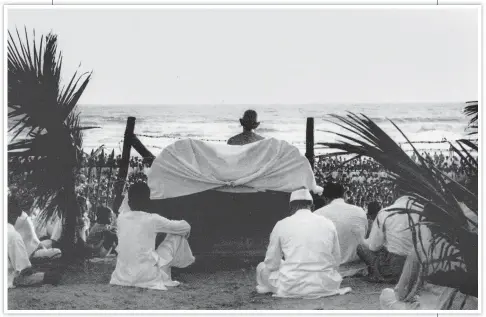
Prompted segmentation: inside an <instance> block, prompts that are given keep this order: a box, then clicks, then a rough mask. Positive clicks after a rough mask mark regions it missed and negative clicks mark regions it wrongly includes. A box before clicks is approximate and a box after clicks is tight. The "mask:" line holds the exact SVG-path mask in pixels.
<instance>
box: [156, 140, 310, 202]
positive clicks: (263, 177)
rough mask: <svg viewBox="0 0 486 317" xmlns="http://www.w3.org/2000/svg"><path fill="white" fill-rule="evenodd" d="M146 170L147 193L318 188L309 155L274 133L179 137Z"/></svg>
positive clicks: (175, 194) (165, 195)
mask: <svg viewBox="0 0 486 317" xmlns="http://www.w3.org/2000/svg"><path fill="white" fill-rule="evenodd" d="M147 175H148V185H149V187H150V196H151V197H150V198H151V199H166V198H172V197H179V196H186V195H191V194H195V193H199V192H203V191H206V190H210V189H216V190H220V191H228V190H231V191H237V192H241V191H246V192H247V191H248V189H250V190H253V191H265V190H273V191H282V192H292V191H294V190H297V189H301V188H307V189H309V190H311V191H314V192H319V187H318V186H316V181H315V178H314V173H313V172H312V169H311V166H310V164H309V162H308V161H307V159H306V158H305V157H304V156H303V155H302V154H300V152H299V150H298V149H297V148H296V147H294V146H292V145H290V144H289V143H287V142H285V141H282V140H277V139H273V138H271V139H265V140H262V141H259V142H255V143H251V144H247V145H242V146H235V145H227V144H212V143H207V142H203V141H199V140H192V139H186V140H180V141H177V142H175V143H173V144H171V145H169V146H167V147H166V148H164V150H163V151H162V152H161V153H160V154H159V155H158V156H157V158H156V159H155V160H154V162H153V163H152V167H151V168H150V170H149V172H148V173H147Z"/></svg>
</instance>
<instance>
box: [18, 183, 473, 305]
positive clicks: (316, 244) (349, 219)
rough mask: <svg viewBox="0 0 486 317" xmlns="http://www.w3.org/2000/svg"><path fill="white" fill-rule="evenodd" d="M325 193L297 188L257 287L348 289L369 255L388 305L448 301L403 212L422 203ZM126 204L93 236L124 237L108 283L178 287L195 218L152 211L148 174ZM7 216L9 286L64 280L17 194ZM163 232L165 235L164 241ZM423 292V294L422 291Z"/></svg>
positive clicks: (109, 245) (102, 247) (105, 249)
mask: <svg viewBox="0 0 486 317" xmlns="http://www.w3.org/2000/svg"><path fill="white" fill-rule="evenodd" d="M323 196H324V199H325V200H326V203H327V204H326V205H325V206H324V207H322V208H319V209H317V210H314V205H313V198H312V195H311V193H310V191H309V190H307V189H299V190H296V191H294V192H292V193H291V195H290V202H289V215H288V216H287V217H285V218H284V219H282V220H280V221H278V222H277V223H276V224H275V226H274V228H273V230H272V231H271V233H270V240H269V244H268V248H267V251H266V255H265V259H264V261H263V262H261V263H260V264H259V265H258V266H257V268H256V290H257V292H258V293H262V294H263V293H272V294H273V295H274V296H275V297H292V298H319V297H325V296H332V295H342V294H346V293H348V292H350V291H351V289H350V288H349V287H344V288H342V287H341V282H342V280H343V278H342V276H341V274H340V271H339V267H340V265H343V264H346V263H349V262H354V261H363V262H364V263H365V264H366V268H367V274H366V275H367V276H366V279H367V280H368V281H370V282H378V283H398V284H397V287H396V288H395V289H385V290H384V291H383V292H382V294H381V296H380V304H381V307H382V308H383V309H424V308H429V309H443V307H444V303H445V302H446V299H447V300H448V299H449V298H450V296H449V295H451V294H452V292H453V290H451V289H447V288H443V289H441V291H440V293H437V292H436V293H434V292H429V293H427V290H430V287H431V286H427V285H426V283H424V281H423V279H422V275H421V274H419V273H420V272H421V271H420V270H421V265H420V262H419V259H417V257H416V255H415V252H414V246H413V235H412V231H411V230H410V228H409V227H410V223H409V221H410V219H409V215H408V214H406V213H403V212H400V209H402V210H403V209H412V210H417V211H419V210H420V209H421V208H423V207H422V206H418V205H415V204H414V203H413V199H412V198H411V197H408V196H402V197H400V198H398V199H397V200H396V201H395V202H394V204H393V205H391V206H389V207H387V208H384V209H381V210H379V211H378V212H377V210H374V209H376V208H374V209H373V211H372V214H371V215H370V214H368V215H367V214H366V212H365V211H364V210H363V209H362V208H360V207H357V206H354V205H351V204H348V203H346V202H345V197H344V189H343V186H341V185H340V184H337V183H329V184H327V185H326V186H325V188H324V192H323ZM124 204H125V205H124V206H122V208H121V209H120V214H119V216H118V219H117V221H116V223H117V225H116V228H114V227H113V226H112V225H111V223H112V221H113V219H112V218H113V212H112V211H111V210H110V209H109V208H100V209H99V210H98V216H97V223H96V224H95V225H94V226H93V227H92V228H91V230H90V232H89V234H88V236H87V239H86V242H87V245H89V246H90V247H91V249H92V251H93V254H94V255H98V256H104V255H106V254H107V253H110V252H111V251H112V249H114V247H115V246H116V251H115V250H113V251H114V252H116V254H117V259H116V267H115V270H114V272H113V273H112V276H111V280H110V284H113V285H121V286H134V287H142V288H149V289H155V290H167V289H168V287H175V286H178V285H179V282H177V281H174V280H173V279H172V274H171V268H172V267H177V268H184V267H187V266H189V265H191V264H192V263H194V261H195V258H194V256H193V254H192V251H191V248H190V246H189V242H188V240H187V239H188V237H189V234H190V231H191V226H190V225H189V223H187V222H186V221H184V220H169V219H166V218H164V217H162V216H160V215H158V214H155V213H151V212H150V210H149V209H150V188H149V187H148V185H147V184H146V183H143V182H141V183H135V184H133V185H132V186H131V187H130V188H129V190H128V194H127V196H126V200H125V201H124ZM8 217H9V225H8V258H9V287H14V286H21V285H33V284H42V283H51V284H56V283H58V282H59V276H57V275H55V274H54V275H53V273H51V272H44V273H39V272H38V273H34V272H33V271H32V270H31V264H30V260H31V259H33V258H36V257H40V256H49V257H56V256H60V251H59V249H55V248H52V247H51V245H52V243H50V244H49V243H42V242H41V241H40V240H39V239H38V238H37V234H36V232H35V229H34V225H33V224H32V221H31V219H30V217H29V216H27V215H25V213H24V212H22V210H21V209H20V208H19V206H18V204H17V203H16V202H15V200H13V199H10V198H9V209H8ZM370 217H371V219H369V218H370ZM413 217H414V215H413V214H412V218H413ZM370 226H371V228H369V227H370ZM161 233H163V234H166V236H165V239H164V240H163V241H162V242H161V243H160V244H159V245H157V244H156V238H157V235H158V234H161ZM421 293H422V294H423V296H422V298H423V300H422V301H420V300H419V299H418V296H417V295H419V294H421ZM430 294H432V295H430ZM447 302H449V301H447ZM472 305H473V306H474V302H473V303H472ZM476 305H477V302H476ZM462 306H463V307H464V304H463V305H462Z"/></svg>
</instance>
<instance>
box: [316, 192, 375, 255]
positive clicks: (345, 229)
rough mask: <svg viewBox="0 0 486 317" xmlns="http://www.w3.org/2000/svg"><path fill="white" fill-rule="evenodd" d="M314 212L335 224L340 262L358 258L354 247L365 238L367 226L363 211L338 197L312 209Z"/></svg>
mask: <svg viewBox="0 0 486 317" xmlns="http://www.w3.org/2000/svg"><path fill="white" fill-rule="evenodd" d="M314 214H316V215H319V216H324V217H326V218H327V219H329V220H331V221H332V222H333V223H334V225H335V226H336V230H337V234H338V239H339V245H340V248H341V264H343V263H348V262H352V261H357V260H359V257H358V254H357V253H356V248H357V247H358V245H359V244H360V243H362V242H363V240H364V239H365V235H366V230H367V226H368V219H367V218H366V213H365V211H364V210H363V209H362V208H360V207H358V206H354V205H350V204H347V203H346V202H345V201H344V199H342V198H339V199H334V200H333V201H332V202H331V203H330V204H328V205H327V206H324V207H322V208H320V209H318V210H316V211H314Z"/></svg>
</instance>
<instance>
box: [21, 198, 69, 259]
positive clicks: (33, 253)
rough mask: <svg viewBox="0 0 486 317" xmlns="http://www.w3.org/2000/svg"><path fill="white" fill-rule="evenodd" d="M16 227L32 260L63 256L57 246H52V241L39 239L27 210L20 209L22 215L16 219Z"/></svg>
mask: <svg viewBox="0 0 486 317" xmlns="http://www.w3.org/2000/svg"><path fill="white" fill-rule="evenodd" d="M12 208H20V207H19V206H18V205H17V207H12ZM19 210H20V209H19ZM14 227H15V230H16V231H17V232H18V233H19V234H20V236H21V237H22V240H23V241H24V245H25V249H26V251H27V254H28V255H29V258H30V259H31V260H33V259H55V258H60V257H61V250H60V249H57V248H52V242H50V241H40V240H39V237H38V236H37V233H36V230H35V225H34V222H33V220H32V218H31V217H30V216H29V215H27V213H26V212H25V211H22V210H20V216H19V217H18V218H17V220H16V221H15V223H14ZM46 242H47V243H46Z"/></svg>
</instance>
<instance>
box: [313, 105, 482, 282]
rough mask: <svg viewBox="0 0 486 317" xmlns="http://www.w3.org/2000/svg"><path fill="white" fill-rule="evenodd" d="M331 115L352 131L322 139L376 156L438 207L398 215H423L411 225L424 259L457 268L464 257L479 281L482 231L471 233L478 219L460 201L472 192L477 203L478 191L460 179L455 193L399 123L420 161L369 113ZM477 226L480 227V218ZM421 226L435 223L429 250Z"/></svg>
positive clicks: (418, 197) (423, 201)
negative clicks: (454, 264)
mask: <svg viewBox="0 0 486 317" xmlns="http://www.w3.org/2000/svg"><path fill="white" fill-rule="evenodd" d="M331 117H332V118H333V119H334V120H333V121H332V122H333V123H334V124H336V125H337V126H339V127H341V128H343V129H345V130H346V131H347V132H348V133H349V134H346V135H345V134H343V133H337V132H330V133H333V134H335V135H336V136H338V137H339V140H338V141H336V142H323V143H317V144H320V145H324V146H325V147H327V148H330V149H335V150H340V151H341V152H344V153H346V154H357V155H363V156H368V157H371V158H372V159H374V160H375V161H376V162H378V163H379V164H381V165H382V166H383V168H384V169H386V170H387V173H388V174H389V178H390V180H392V181H393V182H395V184H396V185H397V186H398V187H399V188H400V189H402V190H403V191H404V192H407V193H409V195H410V196H412V198H413V200H414V201H415V202H417V203H419V204H420V205H423V206H425V205H429V206H432V207H433V208H427V210H426V211H412V210H410V209H408V208H407V209H405V210H399V211H396V214H400V213H407V214H409V216H411V215H412V214H414V213H415V214H417V215H418V216H419V219H421V220H420V221H418V222H414V221H412V220H411V219H412V218H409V219H410V228H411V230H412V231H413V236H414V237H415V238H414V247H415V250H416V252H418V251H419V250H420V249H422V254H425V255H426V258H425V259H424V261H422V262H423V264H424V265H428V263H430V265H435V263H437V262H439V263H442V265H443V266H445V267H452V263H451V261H452V260H454V261H456V260H457V259H460V261H461V263H462V264H463V265H464V266H465V267H466V268H467V272H468V274H470V275H469V278H471V279H472V280H473V283H477V278H476V279H475V281H474V276H476V277H477V263H474V261H473V260H471V259H474V257H475V256H476V257H477V249H476V255H474V250H471V245H474V239H476V241H477V234H476V235H474V234H471V232H470V226H469V225H471V222H472V221H471V220H470V219H469V218H467V217H466V216H465V214H464V211H463V210H462V207H461V206H460V204H459V203H460V201H463V200H464V198H465V197H467V200H468V201H469V202H470V204H472V205H474V204H475V205H477V203H478V200H477V192H471V191H470V190H468V189H467V188H465V187H464V186H462V185H460V184H457V183H454V184H455V185H456V186H455V191H454V192H452V191H451V189H450V188H449V186H448V184H449V183H450V182H451V181H452V180H451V179H450V178H449V177H447V175H444V174H443V173H442V172H441V171H440V170H439V169H438V168H437V167H436V166H434V165H433V163H432V162H431V161H429V160H428V159H427V158H425V157H423V156H422V155H421V154H420V153H419V151H418V150H417V149H416V148H415V147H414V145H413V144H412V143H411V142H410V140H408V138H407V137H406V135H405V134H404V133H403V131H401V129H400V128H399V127H398V126H397V125H396V124H395V123H394V122H391V123H392V125H393V126H394V127H395V128H396V129H397V130H398V131H399V132H400V133H401V135H402V136H403V137H404V138H405V140H406V141H407V143H408V144H409V145H410V146H411V147H412V150H413V152H414V153H415V155H416V157H417V158H418V163H415V161H413V160H412V159H411V158H410V156H409V155H408V154H407V153H405V152H404V151H403V150H402V148H401V147H400V146H399V145H398V144H397V143H396V142H395V141H394V140H393V139H391V138H390V137H389V136H388V135H387V134H386V133H385V132H384V131H383V130H382V129H381V128H380V127H379V126H378V125H377V124H375V123H374V122H373V121H372V120H371V119H369V118H368V117H367V116H365V115H363V114H361V115H356V114H348V115H346V116H339V115H332V116H331ZM458 144H459V147H461V149H462V152H464V153H468V151H467V149H466V146H468V147H470V148H473V147H471V144H469V143H468V142H459V143H458ZM456 150H457V151H459V150H458V149H456ZM459 152H460V151H459ZM468 155H469V154H465V156H464V159H466V158H470V157H469V156H468ZM473 165H474V163H473ZM475 166H476V165H475ZM476 168H477V166H476ZM472 225H473V227H474V225H475V226H476V228H477V223H473V224H472ZM420 226H426V227H427V228H429V229H430V232H431V235H432V237H431V239H432V240H431V241H430V243H429V247H428V248H429V249H428V250H425V251H426V252H424V250H423V248H424V245H425V243H424V241H422V236H421V235H420ZM476 244H477V242H476ZM453 249H454V250H457V252H458V253H457V254H455V256H454V257H452V256H451V252H452V250H453ZM437 253H438V254H439V257H438V258H436V259H431V258H429V257H430V256H431V255H432V254H437ZM432 260H433V261H432ZM475 274H476V275H475ZM476 285H477V284H476ZM458 287H459V286H458Z"/></svg>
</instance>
